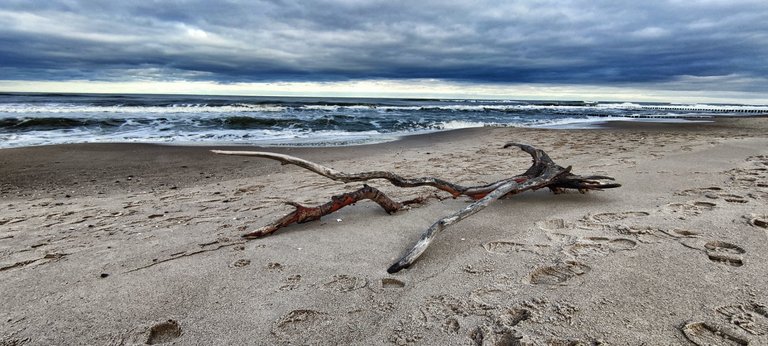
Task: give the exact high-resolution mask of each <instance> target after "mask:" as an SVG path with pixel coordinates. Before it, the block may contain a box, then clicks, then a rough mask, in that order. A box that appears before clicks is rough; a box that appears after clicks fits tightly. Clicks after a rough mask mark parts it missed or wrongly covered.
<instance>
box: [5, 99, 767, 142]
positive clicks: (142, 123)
mask: <svg viewBox="0 0 768 346" xmlns="http://www.w3.org/2000/svg"><path fill="white" fill-rule="evenodd" d="M766 113H768V106H748V105H735V104H727V105H725V104H671V103H630V102H602V101H600V102H591V101H521V100H461V99H457V100H456V99H390V98H327V97H247V96H198V95H133V94H131V95H114V94H45V93H0V148H12V147H25V146H37V145H50V144H65V143H103V142H121V143H122V142H140V143H168V144H186V145H188V144H215V145H249V144H254V145H263V146H339V145H355V144H365V143H375V142H384V141H390V140H395V139H397V138H399V137H401V136H404V135H411V134H419V133H427V132H434V131H443V130H449V129H459V128H468V127H481V126H516V127H537V128H542V127H543V128H590V127H595V126H599V125H600V124H601V123H604V122H606V121H614V120H628V121H665V122H690V121H712V118H713V117H717V116H749V115H755V114H766Z"/></svg>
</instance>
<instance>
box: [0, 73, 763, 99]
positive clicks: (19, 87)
mask: <svg viewBox="0 0 768 346" xmlns="http://www.w3.org/2000/svg"><path fill="white" fill-rule="evenodd" d="M730 78H731V79H732V80H733V81H736V80H738V79H739V77H738V76H731V77H730ZM684 79H686V80H685V81H679V82H671V83H670V84H669V85H668V88H663V87H660V88H658V89H652V88H647V87H638V86H593V85H551V84H512V85H508V84H479V83H460V82H450V81H443V80H436V79H414V80H356V81H346V82H274V83H226V84H225V83H215V82H205V81H199V82H187V81H163V82H158V81H134V82H120V83H116V82H94V81H66V82H51V81H31V82H30V81H9V80H0V92H62V93H118V94H130V93H135V94H145V93H157V94H197V95H247V96H318V97H394V98H461V99H517V100H584V101H629V102H632V101H635V102H681V103H682V102H690V103H743V104H761V105H765V104H768V97H766V95H765V94H762V93H752V92H744V91H723V92H719V93H716V94H713V93H711V92H707V91H702V90H675V89H676V87H675V84H676V83H680V84H681V85H687V83H689V82H690V80H691V79H695V80H697V81H698V82H699V83H705V82H706V83H720V82H722V81H723V80H722V79H716V80H708V81H704V80H701V78H700V77H690V78H684Z"/></svg>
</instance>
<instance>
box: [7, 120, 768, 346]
mask: <svg viewBox="0 0 768 346" xmlns="http://www.w3.org/2000/svg"><path fill="white" fill-rule="evenodd" d="M509 141H515V142H521V143H527V144H530V145H534V146H536V147H538V148H541V149H543V150H545V151H546V152H547V153H549V154H550V156H551V157H552V158H553V159H554V160H555V162H557V163H559V164H560V165H563V166H569V165H570V166H573V172H574V173H577V174H600V175H608V176H612V177H615V178H616V180H617V182H619V183H621V184H622V185H623V186H622V187H621V188H618V189H611V190H606V191H598V192H590V193H588V194H579V193H576V192H573V193H568V194H559V195H555V194H552V193H550V192H549V191H545V189H542V190H539V191H534V192H528V193H524V194H520V195H517V196H514V197H513V198H509V199H505V200H500V201H497V202H496V203H494V204H492V205H491V206H490V207H488V208H487V209H485V210H483V211H481V212H480V213H479V214H477V215H474V216H473V217H470V218H469V219H467V220H464V221H462V222H460V223H458V224H456V225H454V226H452V227H450V228H448V229H447V230H446V231H445V232H444V233H443V234H441V235H439V236H438V238H437V240H436V241H435V243H434V244H433V245H431V246H430V248H429V249H428V250H427V252H426V253H425V254H424V255H423V256H422V257H421V258H420V259H419V260H418V261H417V262H416V263H415V264H414V265H413V266H412V267H411V268H409V269H407V270H403V271H401V272H399V273H396V274H388V273H387V272H386V269H387V267H388V266H389V265H390V264H392V262H393V261H394V260H396V259H397V258H398V257H399V256H400V255H402V254H403V252H404V251H405V250H406V249H407V248H408V247H409V246H410V245H411V244H412V243H413V242H414V241H416V240H417V239H418V238H419V236H420V235H421V233H422V232H423V231H424V230H425V229H426V228H427V227H429V226H430V225H431V224H432V223H433V222H434V221H435V220H437V219H439V218H440V217H443V216H446V215H448V214H450V213H453V212H454V211H456V210H459V209H461V208H463V207H464V206H466V205H467V204H468V199H466V198H456V199H451V198H445V199H442V200H439V199H430V200H428V201H427V202H426V203H425V204H423V205H420V206H416V207H414V208H412V209H410V210H406V211H401V212H398V213H395V214H393V215H388V214H386V213H385V212H384V211H382V210H381V209H380V208H379V207H378V206H377V205H375V204H374V203H370V202H361V203H358V204H356V205H354V206H351V207H348V208H345V209H343V210H341V211H339V212H337V213H334V214H332V215H328V216H326V217H324V218H323V219H322V220H320V221H316V222H310V223H305V224H300V225H292V226H290V227H288V228H285V229H282V230H279V231H277V232H276V233H275V234H274V235H272V236H268V237H264V238H260V239H255V240H248V241H246V240H244V239H242V238H241V237H240V236H241V235H242V234H243V233H246V232H248V231H252V230H254V229H257V228H259V227H261V226H264V225H266V224H268V223H269V222H271V221H273V220H275V219H277V218H279V217H281V216H283V215H284V214H285V213H287V212H289V211H290V210H291V207H289V206H286V205H285V204H284V202H286V201H293V202H299V203H302V204H307V205H316V204H320V203H325V202H327V201H328V200H329V198H330V197H331V196H333V195H336V194H339V193H343V192H349V191H353V190H355V189H357V188H359V187H360V186H361V185H362V184H357V183H355V184H343V183H338V182H334V181H331V180H328V179H326V178H323V177H321V176H318V175H316V174H314V173H311V172H308V171H306V170H303V169H301V168H298V167H295V166H282V165H280V164H279V163H277V162H274V161H270V160H266V159H258V158H247V157H235V156H221V155H214V154H212V153H210V152H209V149H212V148H210V147H204V146H186V147H182V146H162V145H145V144H81V145H58V146H42V147H29V148H17V149H0V201H1V202H0V210H2V213H0V292H2V293H3V294H2V295H0V306H2V309H0V326H1V327H0V345H134V344H161V343H163V344H168V345H173V344H175V345H275V344H278V345H304V344H308V345H388V344H395V345H409V344H414V345H768V282H767V281H766V273H768V149H766V148H768V118H765V117H759V118H722V119H718V120H717V121H716V122H714V123H694V124H659V123H640V122H632V123H619V122H614V123H610V124H609V125H607V126H606V127H605V128H601V129H593V130H550V129H522V128H511V127H510V128H475V129H466V130H457V131H450V132H441V133H436V134H431V135H422V136H416V137H409V138H405V139H402V140H399V141H396V142H390V143H384V144H376V145H365V146H352V147H341V148H266V149H263V150H269V151H276V152H280V153H286V154H290V155H294V156H298V157H301V158H304V159H308V160H312V161H315V162H318V163H321V164H324V165H327V166H330V167H333V168H335V169H338V170H341V171H348V172H360V171H367V170H390V171H394V172H397V173H399V174H401V175H404V176H412V177H417V176H436V177H440V178H443V179H446V180H451V181H455V182H459V183H463V184H467V185H472V184H480V183H486V182H492V181H496V180H499V179H502V178H504V177H508V176H513V175H516V174H519V173H522V172H523V171H524V170H525V169H526V168H527V167H528V166H529V164H530V157H528V156H527V155H526V154H525V153H523V152H521V151H520V150H517V149H502V148H501V147H502V145H503V144H504V143H506V142H509ZM226 149H230V150H232V149H235V150H236V149H250V150H253V148H242V147H226ZM258 150H262V149H258ZM370 185H372V186H375V187H377V188H379V189H381V190H382V191H384V192H385V193H387V194H389V195H390V196H391V197H393V198H395V199H398V200H405V199H409V198H414V197H417V196H422V195H429V194H432V193H434V190H433V189H430V188H414V189H400V188H396V187H393V186H391V185H389V184H388V183H387V182H384V181H372V182H370ZM441 196H442V197H448V195H447V194H441Z"/></svg>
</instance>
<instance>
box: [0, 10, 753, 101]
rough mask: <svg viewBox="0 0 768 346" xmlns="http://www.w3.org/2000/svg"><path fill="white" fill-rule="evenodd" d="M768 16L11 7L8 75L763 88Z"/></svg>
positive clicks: (5, 45)
mask: <svg viewBox="0 0 768 346" xmlns="http://www.w3.org/2000/svg"><path fill="white" fill-rule="evenodd" d="M765 18H768V3H766V2H765V1H764V0H760V1H738V0H708V1H698V2H690V1H638V2H616V1H587V0H584V1H571V2H562V1H536V2H532V1H531V2H529V1H520V2H501V3H499V2H497V1H471V2H469V1H466V2H458V1H457V2H453V3H452V2H447V1H419V2H409V1H375V2H374V1H368V2H363V1H353V0H341V1H312V2H307V1H245V0H242V1H222V2H216V3H213V2H209V1H172V2H171V1H164V2H156V1H112V2H104V1H63V0H62V1H44V2H40V1H14V0H6V1H3V2H2V3H0V61H2V64H1V65H0V72H2V77H0V79H7V80H12V79H24V80H67V79H91V80H114V81H124V80H134V79H148V80H153V79H155V80H177V79H190V80H211V81H217V82H225V83H226V82H249V81H250V82H253V81H315V80H321V81H333V80H354V79H370V78H374V79H375V78H387V79H404V78H438V79H447V80H456V81H466V82H490V83H583V84H627V83H640V84H642V83H664V82H674V81H679V80H681V78H683V79H684V77H712V76H742V77H743V78H744V79H745V80H753V79H754V80H758V81H759V80H764V79H765V78H766V76H768V24H766V23H767V21H765V20H764V19H765ZM733 85H738V86H739V88H745V89H750V90H754V88H759V89H762V90H768V86H766V85H764V84H763V85H751V84H749V83H734V84H733ZM679 87H681V88H682V86H679ZM697 87H701V85H700V84H697Z"/></svg>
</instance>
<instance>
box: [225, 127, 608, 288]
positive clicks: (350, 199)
mask: <svg viewBox="0 0 768 346" xmlns="http://www.w3.org/2000/svg"><path fill="white" fill-rule="evenodd" d="M509 147H518V148H520V149H521V150H523V151H525V152H526V153H528V154H529V155H531V158H532V159H533V163H532V164H531V166H530V167H529V168H528V169H527V170H526V171H525V172H524V173H523V174H520V175H517V176H514V177H510V178H506V179H502V180H499V181H497V182H493V183H490V184H486V185H479V186H463V185H459V184H455V183H452V182H449V181H446V180H443V179H439V178H434V177H421V178H404V177H402V176H400V175H397V174H394V173H392V172H389V171H371V172H362V173H344V172H340V171H337V170H335V169H333V168H330V167H326V166H323V165H320V164H317V163H314V162H311V161H307V160H304V159H300V158H298V157H293V156H290V155H284V154H277V153H270V152H261V151H226V150H212V151H213V152H214V153H216V154H223V155H240V156H256V157H262V158H268V159H272V160H277V161H280V162H281V163H282V164H292V165H296V166H299V167H302V168H304V169H307V170H309V171H312V172H315V173H317V174H320V175H322V176H324V177H327V178H329V179H332V180H336V181H341V182H345V183H349V182H360V181H369V180H374V179H384V180H387V181H389V182H390V183H391V184H392V185H395V186H398V187H418V186H431V187H434V188H437V189H439V190H442V191H446V192H448V193H450V194H451V195H452V196H453V197H454V198H455V197H458V196H462V195H463V196H467V197H469V198H471V199H474V200H476V202H474V203H472V204H470V205H468V206H466V207H464V208H463V209H461V210H459V211H457V212H455V213H453V214H451V215H448V216H446V217H444V218H442V219H440V220H438V221H436V222H435V223H434V224H432V226H430V227H429V228H428V229H427V230H426V231H424V233H423V234H422V235H421V238H420V239H419V240H418V241H417V242H416V243H415V244H413V246H411V248H410V249H409V250H408V251H407V252H406V253H405V255H403V256H402V257H401V258H400V259H399V260H398V261H397V262H395V263H394V264H393V265H392V266H390V267H389V269H387V271H388V272H389V273H396V272H398V271H400V270H402V269H404V268H407V267H409V266H410V265H412V264H413V262H414V261H416V259H418V258H419V256H421V254H422V253H424V251H425V250H426V249H427V247H428V246H429V244H430V243H431V242H432V240H433V239H434V238H435V236H437V235H438V234H439V233H440V232H441V231H443V230H444V229H445V228H446V227H448V226H450V225H452V224H455V223H457V222H459V221H461V220H463V219H465V218H467V217H469V216H471V215H473V214H475V213H477V212H479V211H480V210H483V209H485V207H487V206H488V205H490V203H492V202H493V201H495V200H497V199H499V198H506V197H510V196H513V195H516V194H518V193H521V192H524V191H528V190H536V189H540V188H544V187H546V188H549V189H550V190H552V191H553V192H555V193H559V192H562V191H564V190H565V189H575V190H578V191H579V192H582V193H583V192H586V191H589V190H602V189H609V188H616V187H620V186H621V185H620V184H616V183H604V182H603V181H605V180H613V178H611V177H607V176H600V175H590V176H579V175H575V174H572V173H571V167H566V168H564V167H562V166H559V165H557V164H556V163H555V162H554V161H552V159H551V158H550V157H549V155H547V153H546V152H544V151H543V150H541V149H537V148H535V147H532V146H530V145H526V144H520V143H513V142H510V143H507V144H506V145H504V148H509ZM365 199H370V200H372V201H374V202H376V203H378V204H379V205H380V206H381V207H382V208H383V209H384V210H385V211H386V212H387V213H390V214H391V213H393V212H396V211H398V210H401V209H402V208H403V206H404V205H406V204H409V203H416V202H419V200H411V201H406V202H396V201H394V200H392V199H390V198H389V197H387V196H386V195H384V194H383V193H382V192H381V191H379V190H377V189H375V188H373V187H370V186H368V185H364V186H363V187H362V188H361V189H359V190H357V191H354V192H349V193H344V194H341V195H338V196H334V197H333V198H331V201H330V202H328V203H325V204H322V205H320V206H317V207H305V206H302V205H300V204H298V203H289V204H291V205H293V206H294V207H295V208H296V209H295V210H294V211H293V212H291V213H289V214H288V215H286V216H284V217H282V218H281V219H279V220H277V221H275V222H273V223H272V224H269V225H267V226H264V227H262V228H260V229H258V230H256V231H254V232H251V233H248V234H245V235H243V237H245V238H248V239H251V238H257V237H260V236H264V235H267V234H271V233H273V232H275V231H276V230H278V229H280V228H282V227H285V226H288V225H290V224H293V223H303V222H309V221H313V220H318V219H320V217H322V216H324V215H328V214H330V213H333V212H335V211H337V210H339V209H341V208H343V207H345V206H348V205H351V204H354V203H356V202H358V201H361V200H365Z"/></svg>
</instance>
